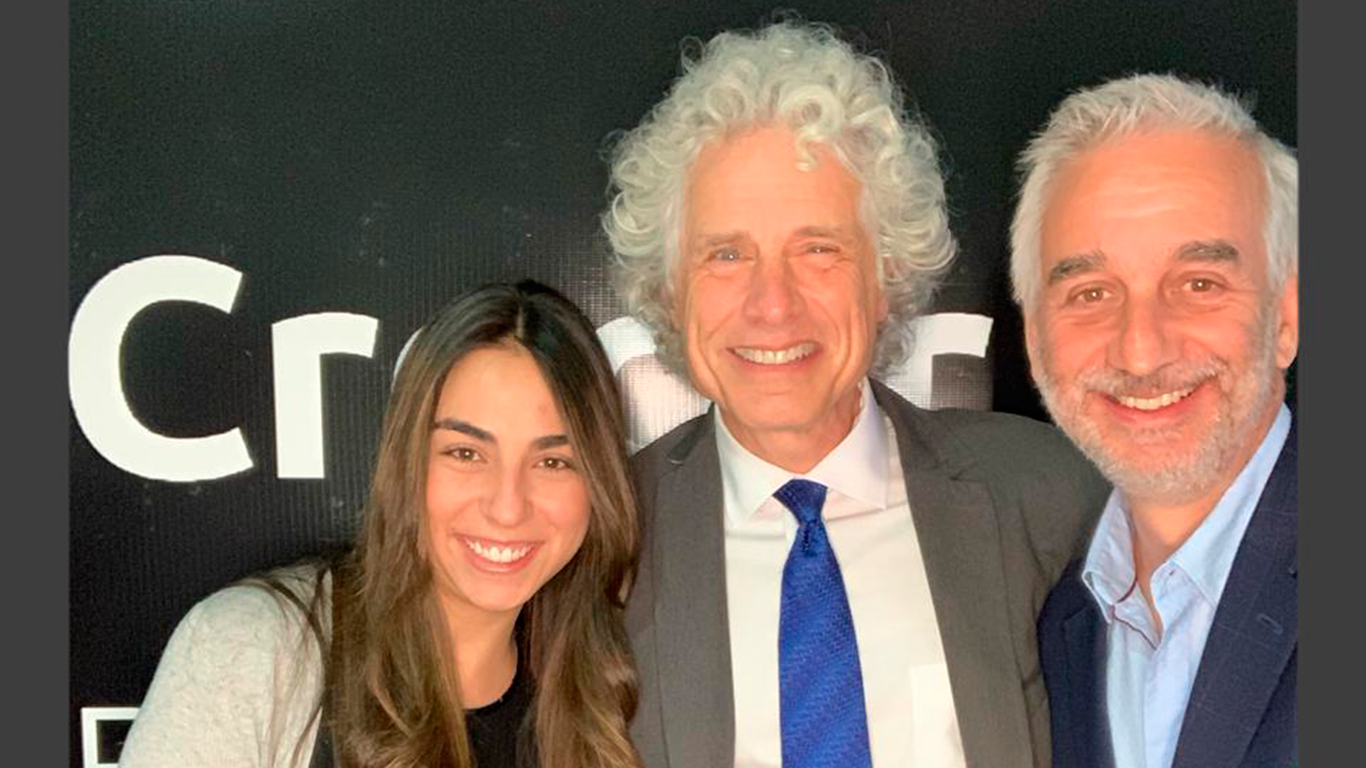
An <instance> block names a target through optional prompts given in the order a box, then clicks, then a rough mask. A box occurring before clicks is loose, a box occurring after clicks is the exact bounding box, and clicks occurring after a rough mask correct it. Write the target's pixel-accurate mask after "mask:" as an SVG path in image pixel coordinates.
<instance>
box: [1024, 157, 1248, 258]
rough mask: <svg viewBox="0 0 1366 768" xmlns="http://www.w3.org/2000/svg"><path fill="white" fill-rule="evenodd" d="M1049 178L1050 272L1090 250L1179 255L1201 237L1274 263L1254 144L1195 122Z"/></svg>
mask: <svg viewBox="0 0 1366 768" xmlns="http://www.w3.org/2000/svg"><path fill="white" fill-rule="evenodd" d="M1050 186H1051V188H1050V190H1049V193H1048V196H1047V199H1046V204H1045V208H1044V215H1043V220H1042V222H1041V225H1042V226H1041V231H1040V246H1041V256H1042V258H1041V262H1042V263H1041V264H1040V269H1041V270H1042V271H1043V273H1044V275H1045V276H1046V275H1048V274H1049V272H1050V270H1051V269H1053V265H1054V264H1056V262H1058V261H1059V260H1062V259H1074V258H1076V257H1078V256H1080V255H1083V254H1103V255H1105V256H1107V257H1110V258H1115V257H1117V256H1126V257H1130V258H1136V257H1138V256H1140V255H1141V256H1143V257H1144V258H1147V259H1161V258H1176V257H1178V255H1179V254H1181V253H1182V252H1184V251H1188V250H1189V248H1190V245H1191V244H1193V243H1202V242H1210V243H1213V242H1222V243H1227V244H1229V245H1231V246H1233V247H1234V248H1235V249H1236V250H1237V251H1238V253H1239V254H1240V255H1241V257H1242V259H1243V260H1244V262H1245V263H1246V264H1247V266H1248V267H1249V268H1252V269H1254V270H1256V271H1265V269H1266V266H1267V265H1266V244H1265V222H1266V207H1267V189H1266V179H1265V174H1264V173H1263V171H1262V168H1261V162H1260V160H1259V159H1258V157H1257V155H1256V152H1255V150H1254V149H1253V148H1252V147H1251V146H1250V145H1249V144H1248V143H1247V142H1244V141H1241V140H1238V139H1236V138H1233V137H1229V136H1225V135H1221V134H1214V133H1209V132H1204V131H1190V130H1186V131H1172V130H1169V131H1154V132H1148V133H1142V134H1136V135H1132V136H1125V137H1119V138H1114V139H1109V140H1106V141H1104V142H1102V143H1100V144H1097V145H1096V146H1094V147H1091V148H1089V149H1087V150H1085V151H1083V152H1082V153H1081V154H1079V155H1078V156H1077V157H1075V158H1073V159H1071V160H1070V161H1068V162H1066V163H1064V164H1062V165H1061V166H1060V167H1059V168H1058V171H1057V173H1056V174H1055V176H1054V179H1053V183H1052V184H1051V185H1050Z"/></svg>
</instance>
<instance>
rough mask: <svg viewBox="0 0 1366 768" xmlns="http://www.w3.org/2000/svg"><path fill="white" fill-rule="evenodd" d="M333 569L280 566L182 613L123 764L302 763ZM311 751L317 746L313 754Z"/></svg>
mask: <svg viewBox="0 0 1366 768" xmlns="http://www.w3.org/2000/svg"><path fill="white" fill-rule="evenodd" d="M329 584H330V582H329V579H328V575H327V573H326V571H324V570H319V569H318V568H311V569H310V568H309V567H299V568H286V569H282V570H277V571H271V572H269V573H266V574H262V575H261V576H258V577H252V578H250V579H246V580H243V581H241V582H238V583H236V584H234V585H232V586H229V587H226V588H224V589H220V590H218V591H217V592H214V593H213V594H211V595H209V596H208V597H206V598H204V599H203V600H200V601H199V602H198V603H196V604H195V605H194V607H193V608H191V609H190V611H189V612H188V613H187V614H186V615H185V617H184V618H183V619H181V621H180V624H179V625H178V626H177V627H176V629H175V631H174V632H173V633H172V635H171V638H170V640H169V641H168V642H167V644H166V648H165V651H164V652H163V653H162V656H161V661H160V663H159V664H158V666H157V671H156V675H155V676H154V677H153V680H152V684H151V686H150V687H149V689H148V691H147V695H146V697H145V698H144V700H143V702H142V706H141V708H140V709H139V711H138V715H137V718H136V719H135V720H134V722H133V728H132V731H131V732H130V733H129V736H128V741H127V742H126V743H125V745H124V750H123V755H122V756H121V759H120V765H124V766H137V767H139V768H140V767H141V766H157V765H180V766H193V767H194V768H199V767H200V766H203V767H204V768H207V767H208V766H220V765H243V766H254V765H258V764H261V763H262V761H263V759H265V762H266V763H270V762H272V759H266V758H270V757H271V756H273V762H274V764H275V765H285V766H287V765H294V764H295V763H296V760H295V759H294V758H295V757H296V756H297V755H296V752H295V751H294V750H295V746H296V745H299V744H305V743H311V739H312V734H313V729H314V728H315V727H316V718H313V717H312V714H313V712H314V710H315V708H316V704H317V701H318V692H319V690H320V689H321V685H322V679H321V675H322V664H321V661H322V656H321V653H320V649H321V647H322V645H323V637H322V636H320V635H319V634H318V633H315V632H313V631H312V629H311V627H312V626H314V625H317V624H319V623H321V624H322V626H324V627H325V626H326V624H325V622H326V619H327V618H328V617H327V614H328V613H329V611H328V610H327V609H328V607H329V602H328V600H327V599H322V600H319V601H315V600H314V598H315V597H321V598H327V597H328V593H329V591H330V588H329ZM304 754H307V753H306V752H305V753H304Z"/></svg>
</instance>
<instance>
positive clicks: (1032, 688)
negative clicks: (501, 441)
mask: <svg viewBox="0 0 1366 768" xmlns="http://www.w3.org/2000/svg"><path fill="white" fill-rule="evenodd" d="M873 394H874V397H875V398H876V400H877V402H878V404H879V405H880V406H881V407H882V410H883V412H884V413H885V414H887V416H888V417H889V418H890V419H891V421H892V423H893V425H894V427H895V431H896V439H897V446H898V448H899V450H900V455H901V465H902V471H903V473H904V476H905V481H906V491H907V496H908V498H909V501H910V508H911V516H912V518H913V520H914V521H915V528H916V535H917V536H918V537H919V540H920V548H921V555H922V557H923V559H924V563H925V571H926V576H927V577H928V580H929V585H930V591H931V595H932V598H931V599H932V600H933V601H934V609H935V613H936V616H937V618H938V621H939V629H940V635H941V637H942V639H943V644H944V655H945V657H946V659H947V662H948V670H949V683H950V688H951V690H952V691H953V698H954V706H955V709H956V711H957V714H958V723H959V730H960V732H961V734H962V738H963V749H964V752H965V754H966V758H967V764H968V766H970V767H971V768H1012V767H1019V768H1044V767H1045V766H1047V764H1048V761H1049V752H1048V714H1047V702H1046V697H1045V691H1044V688H1043V680H1042V678H1041V676H1040V672H1039V666H1038V646H1037V644H1036V639H1035V635H1034V626H1035V623H1034V622H1035V617H1036V616H1037V615H1038V610H1039V608H1040V607H1041V606H1042V604H1043V600H1044V597H1045V596H1046V595H1047V593H1048V589H1049V588H1050V587H1051V586H1052V585H1053V584H1054V583H1055V582H1056V581H1057V579H1058V577H1059V575H1060V574H1061V573H1062V570H1063V568H1064V567H1065V565H1066V564H1067V563H1068V562H1069V561H1070V560H1071V559H1072V558H1074V557H1075V556H1076V554H1077V552H1078V551H1079V550H1080V548H1081V547H1084V546H1085V544H1086V541H1087V540H1088V539H1089V536H1090V532H1091V529H1092V526H1093V525H1094V523H1095V519H1096V517H1097V516H1098V515H1099V512H1100V509H1101V508H1102V506H1103V504H1104V499H1105V497H1106V494H1107V493H1108V487H1107V486H1106V485H1105V484H1104V482H1103V481H1102V480H1101V479H1100V477H1099V475H1098V474H1096V472H1095V470H1094V468H1092V466H1091V465H1090V463H1088V462H1087V461H1086V460H1085V459H1083V458H1082V457H1081V456H1080V454H1078V453H1077V452H1076V451H1075V449H1073V448H1072V446H1071V444H1070V443H1069V442H1067V440H1066V439H1065V438H1064V437H1062V435H1061V434H1060V433H1059V432H1058V431H1057V430H1055V429H1054V428H1052V427H1050V426H1048V425H1045V424H1041V423H1039V422H1036V421H1032V420H1029V419H1025V418H1021V417H1017V416H1008V415H1005V414H996V413H982V412H977V411H949V410H943V411H924V410H921V409H919V408H916V407H915V406H913V405H911V404H910V403H908V402H906V401H905V400H904V399H902V398H901V397H900V396H899V395H897V394H896V393H894V392H892V391H891V390H890V389H887V388H886V387H884V386H883V385H881V384H879V383H878V382H873ZM632 463H633V470H634V472H635V476H636V480H637V483H638V486H637V487H638V490H639V494H640V505H641V525H642V539H641V556H640V568H639V572H638V576H637V579H636V583H635V588H634V590H633V592H632V594H631V598H630V601H629V602H628V604H627V610H626V621H627V628H628V630H629V632H630V634H631V639H632V645H633V648H634V650H635V654H636V663H637V665H638V666H639V669H640V707H639V710H638V712H637V714H636V718H635V720H634V722H633V723H632V738H633V739H634V740H635V744H636V746H637V748H638V749H639V750H640V753H641V756H642V757H643V758H644V760H645V764H646V765H647V766H650V768H665V766H668V767H669V768H721V767H723V766H728V765H732V764H733V762H734V759H735V746H734V745H735V710H734V704H733V699H732V693H731V681H732V677H731V666H730V637H729V625H728V619H727V608H726V572H725V541H724V535H723V524H724V521H723V508H722V505H723V502H722V488H721V469H720V463H719V460H718V458H717V453H716V440H715V433H714V429H713V423H712V417H711V415H710V414H704V415H703V416H700V417H698V418H696V419H693V420H692V421H690V422H688V423H686V424H683V425H682V426H680V427H678V428H677V429H675V430H674V431H672V432H670V433H669V434H667V435H665V436H664V437H662V438H660V439H659V440H658V441H656V442H654V443H652V444H651V445H649V446H647V447H646V448H645V449H644V450H642V451H641V452H640V453H639V454H637V455H636V457H635V458H634V459H633V461H632ZM742 727H743V726H742Z"/></svg>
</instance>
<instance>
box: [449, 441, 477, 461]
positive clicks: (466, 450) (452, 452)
mask: <svg viewBox="0 0 1366 768" xmlns="http://www.w3.org/2000/svg"><path fill="white" fill-rule="evenodd" d="M444 453H445V454H446V455H447V456H450V457H451V458H452V459H455V460H456V461H463V462H472V461H483V459H484V457H483V456H481V455H479V452H478V451H476V450H474V449H473V448H470V447H468V446H464V445H457V446H455V447H454V448H449V449H447V450H446V451H444Z"/></svg>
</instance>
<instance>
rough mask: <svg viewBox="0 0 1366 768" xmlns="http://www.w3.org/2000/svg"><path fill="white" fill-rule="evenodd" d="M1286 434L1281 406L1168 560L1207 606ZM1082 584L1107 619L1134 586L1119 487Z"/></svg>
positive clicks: (1286, 414)
mask: <svg viewBox="0 0 1366 768" xmlns="http://www.w3.org/2000/svg"><path fill="white" fill-rule="evenodd" d="M1289 433H1290V409H1288V408H1287V407H1286V406H1285V405H1284V404H1282V405H1281V408H1280V410H1279V411H1278V412H1277V413H1276V419H1275V421H1273V422H1272V423H1271V428H1270V429H1269V430H1267V433H1266V435H1265V436H1264V437H1263V438H1262V442H1261V445H1259V446H1258V447H1257V452H1256V453H1254V454H1253V455H1252V458H1251V459H1250V460H1249V461H1248V463H1247V464H1246V465H1244V466H1243V469H1242V471H1241V472H1239V473H1238V477H1237V478H1235V479H1234V481H1233V484H1232V485H1230V486H1229V487H1228V490H1226V491H1224V495H1223V496H1221V497H1219V502H1218V503H1217V504H1215V505H1214V509H1212V510H1210V513H1209V515H1207V516H1206V517H1205V519H1204V521H1202V522H1201V523H1200V525H1199V527H1197V528H1196V529H1195V532H1194V533H1192V534H1191V535H1190V538H1188V539H1186V541H1185V543H1183V544H1182V545H1181V546H1180V547H1179V548H1178V549H1177V550H1176V551H1175V552H1173V553H1172V555H1171V557H1169V558H1168V559H1167V562H1173V563H1175V564H1176V565H1177V566H1178V567H1180V568H1181V570H1182V571H1184V572H1185V573H1186V575H1187V576H1189V577H1190V579H1191V581H1192V582H1193V583H1194V584H1195V585H1196V588H1197V589H1199V590H1200V593H1201V594H1202V595H1203V596H1204V598H1205V600H1207V601H1208V602H1209V603H1210V604H1211V605H1215V604H1218V602H1219V598H1220V597H1221V596H1222V595H1223V593H1224V585H1225V584H1226V583H1227V582H1228V575H1229V572H1230V571H1231V570H1232V569H1233V559H1234V557H1235V556H1236V555H1237V553H1238V544H1239V543H1240V542H1241V541H1242V538H1243V532H1244V531H1246V530H1247V526H1248V523H1249V522H1251V520H1252V513H1253V511H1254V510H1256V508H1257V502H1258V500H1259V499H1260V498H1261V495H1262V489H1263V488H1265V487H1266V483H1267V480H1269V479H1270V477H1271V470H1272V469H1274V468H1275V466H1276V460H1277V458H1279V456H1280V454H1281V449H1282V448H1283V447H1284V446H1285V439H1286V436H1287V435H1288V434H1289ZM1163 565H1165V563H1164V564H1163ZM1161 567H1162V566H1161V565H1159V566H1158V568H1159V569H1160V568H1161ZM1082 582H1083V583H1084V584H1085V585H1086V588H1087V589H1088V590H1090V592H1091V595H1092V597H1094V598H1095V600H1096V603H1097V604H1099V605H1100V607H1101V608H1102V611H1101V614H1102V615H1103V616H1104V617H1105V620H1106V621H1107V622H1109V621H1110V620H1111V619H1112V618H1113V614H1114V606H1115V603H1117V602H1119V601H1120V600H1122V599H1123V598H1124V597H1125V596H1126V595H1127V594H1128V593H1129V591H1130V589H1131V588H1132V586H1133V583H1134V550H1133V538H1132V533H1131V531H1130V529H1129V515H1128V510H1127V509H1125V507H1124V503H1123V501H1122V500H1121V498H1120V495H1119V491H1118V490H1115V491H1111V493H1110V498H1109V500H1108V501H1106V503H1105V511H1104V512H1102V513H1101V517H1100V522H1099V524H1097V526H1096V534H1095V537H1094V538H1092V539H1091V546H1090V548H1089V549H1088V550H1087V552H1086V560H1085V562H1084V563H1083V565H1082Z"/></svg>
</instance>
